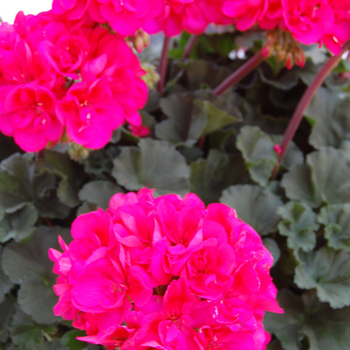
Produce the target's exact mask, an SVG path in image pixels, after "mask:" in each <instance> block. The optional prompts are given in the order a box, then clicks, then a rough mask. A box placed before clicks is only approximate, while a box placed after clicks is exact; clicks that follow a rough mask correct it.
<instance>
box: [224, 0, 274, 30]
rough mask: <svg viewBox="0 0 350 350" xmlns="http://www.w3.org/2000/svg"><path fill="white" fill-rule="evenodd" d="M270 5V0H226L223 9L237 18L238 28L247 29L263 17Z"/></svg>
mask: <svg viewBox="0 0 350 350" xmlns="http://www.w3.org/2000/svg"><path fill="white" fill-rule="evenodd" d="M268 5H269V3H268V0H225V2H224V4H223V7H222V11H223V13H224V14H225V15H226V16H228V17H232V18H234V19H235V22H234V24H235V26H236V27H237V29H239V30H241V31H245V30H247V29H249V28H251V27H252V26H253V25H254V24H255V23H256V22H258V21H259V20H261V19H262V18H263V16H264V15H265V13H266V11H267V8H268Z"/></svg>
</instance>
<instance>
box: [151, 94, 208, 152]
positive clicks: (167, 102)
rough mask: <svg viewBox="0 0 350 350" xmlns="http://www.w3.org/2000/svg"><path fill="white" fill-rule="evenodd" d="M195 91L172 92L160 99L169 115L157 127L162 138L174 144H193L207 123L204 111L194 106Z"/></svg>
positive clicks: (161, 105) (161, 104)
mask: <svg viewBox="0 0 350 350" xmlns="http://www.w3.org/2000/svg"><path fill="white" fill-rule="evenodd" d="M195 98H196V96H195V93H193V92H188V93H179V94H172V95H170V96H168V97H165V98H162V99H161V100H160V104H159V105H160V108H161V109H162V111H163V113H164V114H165V115H166V116H167V117H168V119H167V120H164V121H162V122H161V123H159V124H157V125H156V127H155V133H156V135H157V137H159V138H160V139H161V140H164V141H167V142H169V143H171V144H174V145H185V146H188V147H190V146H193V145H194V144H195V143H196V142H197V140H198V139H199V137H200V136H201V134H202V130H203V129H204V127H205V125H206V123H207V117H206V114H205V113H204V111H202V110H201V109H199V108H198V107H197V108H194V107H195V106H194V104H193V100H194V99H195Z"/></svg>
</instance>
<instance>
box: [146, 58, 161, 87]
mask: <svg viewBox="0 0 350 350" xmlns="http://www.w3.org/2000/svg"><path fill="white" fill-rule="evenodd" d="M141 67H142V69H143V70H145V71H146V74H145V75H144V76H142V77H141V79H142V80H143V81H144V82H145V83H146V85H147V87H148V88H149V89H154V87H155V85H156V84H157V83H158V81H159V79H160V76H159V74H158V73H157V71H156V67H155V66H153V65H152V64H150V63H142V64H141Z"/></svg>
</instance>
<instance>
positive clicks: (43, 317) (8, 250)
mask: <svg viewBox="0 0 350 350" xmlns="http://www.w3.org/2000/svg"><path fill="white" fill-rule="evenodd" d="M58 235H61V236H62V237H63V238H64V239H65V241H66V242H69V240H70V239H71V238H70V237H71V236H70V232H69V230H68V229H63V228H58V227H56V228H47V227H40V228H38V229H37V231H36V233H35V234H34V235H33V236H32V237H31V238H30V239H29V240H28V241H26V242H22V243H16V242H11V243H10V244H8V245H7V246H6V247H5V248H4V252H3V257H2V264H3V269H4V272H5V273H6V275H7V276H9V277H10V279H11V281H12V282H14V283H18V284H20V285H21V288H20V290H19V303H20V305H21V307H22V308H23V311H25V312H26V313H28V314H29V315H30V316H31V317H32V318H33V319H34V320H35V321H36V322H38V323H53V322H55V321H57V318H56V317H55V316H54V315H53V311H52V308H53V306H54V305H55V303H56V302H57V297H56V296H55V294H54V292H53V289H52V286H53V284H54V282H55V275H54V274H53V272H52V266H53V263H52V262H51V261H50V260H49V258H48V250H49V248H55V249H59V244H58Z"/></svg>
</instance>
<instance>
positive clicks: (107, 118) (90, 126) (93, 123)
mask: <svg viewBox="0 0 350 350" xmlns="http://www.w3.org/2000/svg"><path fill="white" fill-rule="evenodd" d="M56 113H57V116H58V118H59V119H60V120H61V122H62V123H63V124H65V125H66V128H67V132H68V135H69V137H70V138H71V139H72V140H73V141H74V142H76V143H78V144H80V145H82V146H84V147H87V148H91V149H97V148H102V147H104V146H105V145H106V144H107V143H108V141H109V140H110V139H111V137H112V131H113V130H115V129H117V128H118V127H119V126H120V125H121V124H123V121H124V112H123V109H122V108H121V106H120V104H119V103H118V102H117V101H115V100H114V99H113V98H112V93H111V91H110V89H109V86H108V84H107V81H106V80H105V79H99V80H96V81H95V82H94V83H92V84H91V85H90V86H89V85H88V84H87V83H86V82H81V83H77V84H74V85H73V86H72V87H71V88H70V89H69V90H68V93H67V95H66V96H65V98H64V99H63V101H62V102H57V107H56Z"/></svg>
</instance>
